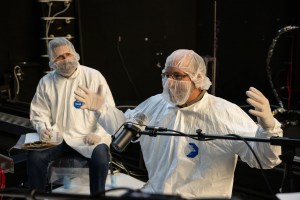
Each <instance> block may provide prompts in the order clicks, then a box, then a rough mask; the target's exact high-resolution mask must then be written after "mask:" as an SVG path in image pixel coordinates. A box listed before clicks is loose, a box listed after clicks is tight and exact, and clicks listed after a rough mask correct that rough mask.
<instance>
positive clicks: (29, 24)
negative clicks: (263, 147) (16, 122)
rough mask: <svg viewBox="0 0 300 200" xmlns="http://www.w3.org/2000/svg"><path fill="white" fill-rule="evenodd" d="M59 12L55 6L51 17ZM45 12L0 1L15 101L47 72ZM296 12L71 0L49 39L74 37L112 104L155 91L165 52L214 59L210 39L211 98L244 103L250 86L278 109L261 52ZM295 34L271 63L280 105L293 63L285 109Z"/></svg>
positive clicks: (252, 5)
mask: <svg viewBox="0 0 300 200" xmlns="http://www.w3.org/2000/svg"><path fill="white" fill-rule="evenodd" d="M215 5H216V13H215V12H214V8H215ZM63 8H64V4H63V3H62V2H56V3H55V4H54V5H53V13H54V11H59V10H62V9H63ZM47 9H48V5H47V3H41V2H38V1H36V0H26V1H24V0H16V1H4V2H2V5H1V12H0V13H1V16H0V20H1V21H0V22H1V26H2V28H1V31H0V38H1V39H2V40H1V41H2V42H1V45H0V85H3V84H9V86H10V88H11V92H12V96H13V97H14V100H18V101H21V102H28V103H29V102H30V101H31V99H32V96H33V94H34V92H35V87H36V84H37V82H38V80H39V79H40V78H41V77H42V76H43V75H44V74H45V72H47V71H48V70H49V68H48V67H47V66H48V60H47V58H45V57H43V55H45V54H46V45H45V39H41V38H44V37H45V20H42V19H41V18H42V17H45V16H47V12H48V11H47ZM299 11H300V8H299V2H298V1H291V0H289V1H287V0H280V1H271V0H270V1H249V0H247V1H246V0H227V1H209V0H205V1H204V0H202V1H195V0H189V1H183V0H172V1H171V0H165V1H159V0H152V1H146V0H143V1H141V0H131V1H121V0H84V1H83V0H77V1H73V2H72V3H71V6H70V8H69V10H68V11H67V12H65V13H63V14H61V15H58V16H68V17H75V19H74V20H71V22H70V23H68V24H67V23H65V22H64V20H56V21H54V23H52V24H51V28H50V31H49V34H52V35H54V36H56V37H57V36H66V35H68V34H70V35H72V36H74V38H72V39H71V41H72V42H73V43H74V45H75V47H76V49H77V51H78V52H79V53H80V55H81V64H84V65H87V66H89V67H92V68H95V69H98V70H99V71H101V72H102V73H103V75H104V76H105V77H106V79H107V81H108V83H109V85H110V87H111V90H112V92H113V95H114V97H115V101H116V103H117V105H124V104H132V105H136V104H137V103H139V102H141V101H142V100H144V99H146V98H148V97H149V96H152V95H154V94H157V93H159V92H161V79H160V73H161V69H162V67H163V66H164V61H165V59H166V57H167V56H168V55H169V54H170V53H171V52H172V51H174V50H176V49H179V48H187V49H193V50H194V51H196V52H197V53H199V54H200V55H201V56H204V57H213V53H214V42H215V43H216V61H217V62H216V85H215V88H216V92H215V94H216V95H217V96H220V97H223V98H225V99H228V100H230V101H233V102H235V103H237V104H239V105H244V104H245V95H244V93H245V91H246V90H247V89H248V87H249V86H255V87H257V88H258V89H260V90H261V91H262V92H263V93H264V94H265V95H266V96H267V97H268V98H269V99H270V101H271V104H274V105H278V102H277V101H276V99H275V98H274V95H273V92H272V90H271V87H270V84H269V79H268V76H267V71H266V59H267V56H268V49H269V47H270V45H271V43H272V40H273V39H274V37H275V36H276V34H277V32H278V31H279V30H280V29H282V28H283V27H286V26H288V25H293V26H297V25H299V13H300V12H299ZM215 14H216V16H217V18H216V21H215V20H214V15H215ZM214 24H216V26H217V30H216V36H217V37H216V38H215V40H214ZM298 36H299V31H297V30H296V31H289V32H287V33H285V34H282V36H281V37H280V39H279V40H278V41H277V44H276V47H275V49H274V54H273V56H272V59H271V67H272V76H273V81H274V83H275V85H276V87H277V89H278V91H277V92H278V93H279V94H280V98H281V100H282V101H284V103H286V104H285V105H286V106H287V100H285V99H287V95H288V94H287V88H286V85H287V76H288V70H289V69H291V66H290V65H289V64H287V63H290V64H291V63H292V67H293V68H292V69H293V71H292V75H291V77H292V84H291V86H292V92H291V94H292V98H290V100H289V102H292V106H291V107H290V108H291V109H297V108H299V96H300V95H299V82H300V81H299V77H300V72H299V61H298V59H297V55H299V40H298ZM17 65H18V66H21V68H22V72H23V74H22V79H23V80H20V81H19V82H20V86H19V94H18V95H16V90H17V86H16V79H15V76H14V73H13V71H14V67H15V66H17ZM209 68H210V66H209ZM208 71H209V72H210V69H208Z"/></svg>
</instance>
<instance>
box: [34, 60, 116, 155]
mask: <svg viewBox="0 0 300 200" xmlns="http://www.w3.org/2000/svg"><path fill="white" fill-rule="evenodd" d="M78 85H82V86H84V87H86V88H89V90H91V91H93V92H95V93H96V92H97V91H98V87H99V85H102V94H103V96H104V98H105V102H104V105H103V106H102V108H101V110H99V112H94V111H89V110H87V109H85V110H82V109H76V108H75V107H74V101H75V98H74V96H75V95H74V91H75V90H77V88H78ZM114 112H121V111H119V110H117V109H116V108H115V102H114V100H113V97H112V94H111V91H110V89H109V87H108V85H107V82H106V80H105V78H104V77H103V76H102V74H101V73H100V72H99V71H97V70H94V69H92V68H88V67H86V66H83V65H78V68H77V70H76V71H75V72H74V74H73V75H72V76H71V77H69V78H64V77H62V76H61V75H58V74H57V73H55V71H52V72H50V73H49V74H47V75H45V76H44V77H43V78H42V79H41V80H40V82H39V84H38V86H37V90H36V94H35V96H34V97H33V100H32V103H31V108H30V119H31V121H32V124H33V126H34V128H35V129H36V130H37V131H38V132H39V131H40V130H41V129H43V128H45V126H46V125H45V123H46V124H47V128H48V129H50V128H51V129H53V131H56V132H59V133H60V134H62V136H63V139H64V140H65V142H66V143H67V144H68V145H69V146H71V147H72V148H73V149H75V150H76V151H78V152H79V153H80V154H82V155H83V156H85V157H87V158H90V157H91V154H92V152H93V149H94V148H95V146H97V145H98V144H94V145H88V144H85V143H84V138H85V136H86V135H87V134H89V133H94V134H97V135H99V136H100V137H101V141H100V143H104V144H107V145H108V146H109V145H110V142H111V135H110V134H112V133H114V132H115V130H117V129H118V128H119V126H118V124H117V120H116V118H114V119H115V120H106V118H102V116H103V115H106V116H110V115H112V116H115V114H114ZM100 143H99V144H100Z"/></svg>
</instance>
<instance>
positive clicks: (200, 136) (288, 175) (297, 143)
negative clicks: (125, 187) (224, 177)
mask: <svg viewBox="0 0 300 200" xmlns="http://www.w3.org/2000/svg"><path fill="white" fill-rule="evenodd" d="M196 133H197V134H184V133H181V132H179V131H175V130H169V129H166V128H161V127H147V126H146V130H144V131H139V132H138V134H140V135H149V136H151V137H156V136H157V135H162V136H182V137H190V138H192V139H195V140H199V141H206V140H208V139H210V140H213V139H224V140H245V141H254V142H265V143H269V144H271V145H276V146H281V147H286V148H288V151H287V152H285V153H283V154H282V155H280V156H279V158H280V159H281V160H282V162H283V163H284V165H285V169H284V176H283V180H282V184H281V191H280V192H282V193H287V192H294V191H295V188H294V179H293V171H292V164H293V159H294V156H295V148H296V147H300V139H293V138H287V137H270V138H255V137H240V136H239V137H235V136H234V135H230V134H228V135H210V134H209V135H207V134H205V133H202V130H201V129H198V130H196Z"/></svg>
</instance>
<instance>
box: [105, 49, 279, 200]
mask: <svg viewBox="0 0 300 200" xmlns="http://www.w3.org/2000/svg"><path fill="white" fill-rule="evenodd" d="M162 85H163V92H162V94H158V95H155V96H152V97H150V98H149V99H147V100H146V101H144V102H142V103H141V104H140V105H138V106H137V107H136V108H135V109H133V110H128V111H126V113H125V116H126V118H127V119H131V118H134V116H136V114H139V113H142V114H144V115H146V117H147V119H148V124H147V125H148V126H155V127H164V128H168V129H171V130H176V131H180V132H182V133H187V134H196V130H197V129H201V130H202V132H203V133H205V134H207V135H209V134H213V135H226V134H236V135H239V136H242V137H257V138H270V137H271V136H282V129H281V128H280V127H281V125H280V123H279V122H278V121H277V120H276V119H275V118H273V115H272V112H271V109H270V106H269V102H268V100H267V99H266V98H265V97H264V95H263V94H262V93H261V92H260V91H258V90H257V89H255V88H253V87H250V89H249V90H248V91H247V92H246V95H247V96H248V99H247V102H248V103H249V104H250V105H252V106H253V107H254V108H255V109H250V110H249V113H250V114H252V115H254V116H256V117H257V119H258V124H256V123H255V122H254V121H253V120H252V119H251V118H250V117H249V116H248V115H247V114H246V113H245V112H244V111H243V110H242V109H241V108H240V107H238V106H237V105H235V104H233V103H230V102H228V101H226V100H224V99H221V98H218V97H215V96H213V95H211V94H209V93H208V92H207V90H208V89H209V87H210V85H211V82H210V80H209V79H208V77H206V66H205V63H204V61H203V59H202V58H201V57H200V56H199V55H198V54H196V53H195V52H194V51H192V50H184V49H180V50H176V51H174V52H173V53H172V54H171V55H170V56H169V57H168V58H167V60H166V63H165V68H164V69H163V73H162ZM108 117H109V116H108ZM249 143H250V145H251V147H252V148H253V150H254V152H255V153H256V155H257V156H258V158H259V161H260V163H261V165H262V167H263V168H272V167H274V166H276V165H278V164H279V163H280V159H279V157H278V156H279V155H280V154H281V148H280V147H279V146H271V145H269V144H268V143H260V142H249ZM140 145H141V149H142V152H143V157H144V160H145V165H146V168H147V170H148V175H149V180H148V182H147V183H146V185H145V186H144V188H143V191H145V192H151V193H164V194H173V195H181V196H183V197H185V198H216V197H217V198H230V197H231V195H232V187H233V177H234V170H235V166H236V163H237V159H238V156H239V157H240V158H241V160H242V161H244V162H246V163H248V165H249V166H250V167H256V168H259V164H258V163H257V161H256V160H255V157H254V155H253V154H252V153H251V150H250V149H249V148H248V147H247V145H246V144H245V143H244V142H242V141H236V140H221V139H220V140H218V139H217V140H209V141H198V140H194V139H192V138H190V137H177V136H157V137H150V136H147V135H142V136H141V137H140Z"/></svg>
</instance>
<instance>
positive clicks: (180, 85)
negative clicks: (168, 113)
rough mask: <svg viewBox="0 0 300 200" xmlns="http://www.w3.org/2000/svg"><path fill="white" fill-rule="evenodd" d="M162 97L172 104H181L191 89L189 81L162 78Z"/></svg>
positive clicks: (185, 100)
mask: <svg viewBox="0 0 300 200" xmlns="http://www.w3.org/2000/svg"><path fill="white" fill-rule="evenodd" d="M162 81H163V93H162V96H163V98H164V99H165V100H166V101H168V102H169V103H171V104H173V105H183V104H185V103H186V102H187V100H188V98H189V96H190V94H191V89H192V82H191V81H177V80H174V79H171V78H168V79H163V80H162Z"/></svg>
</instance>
